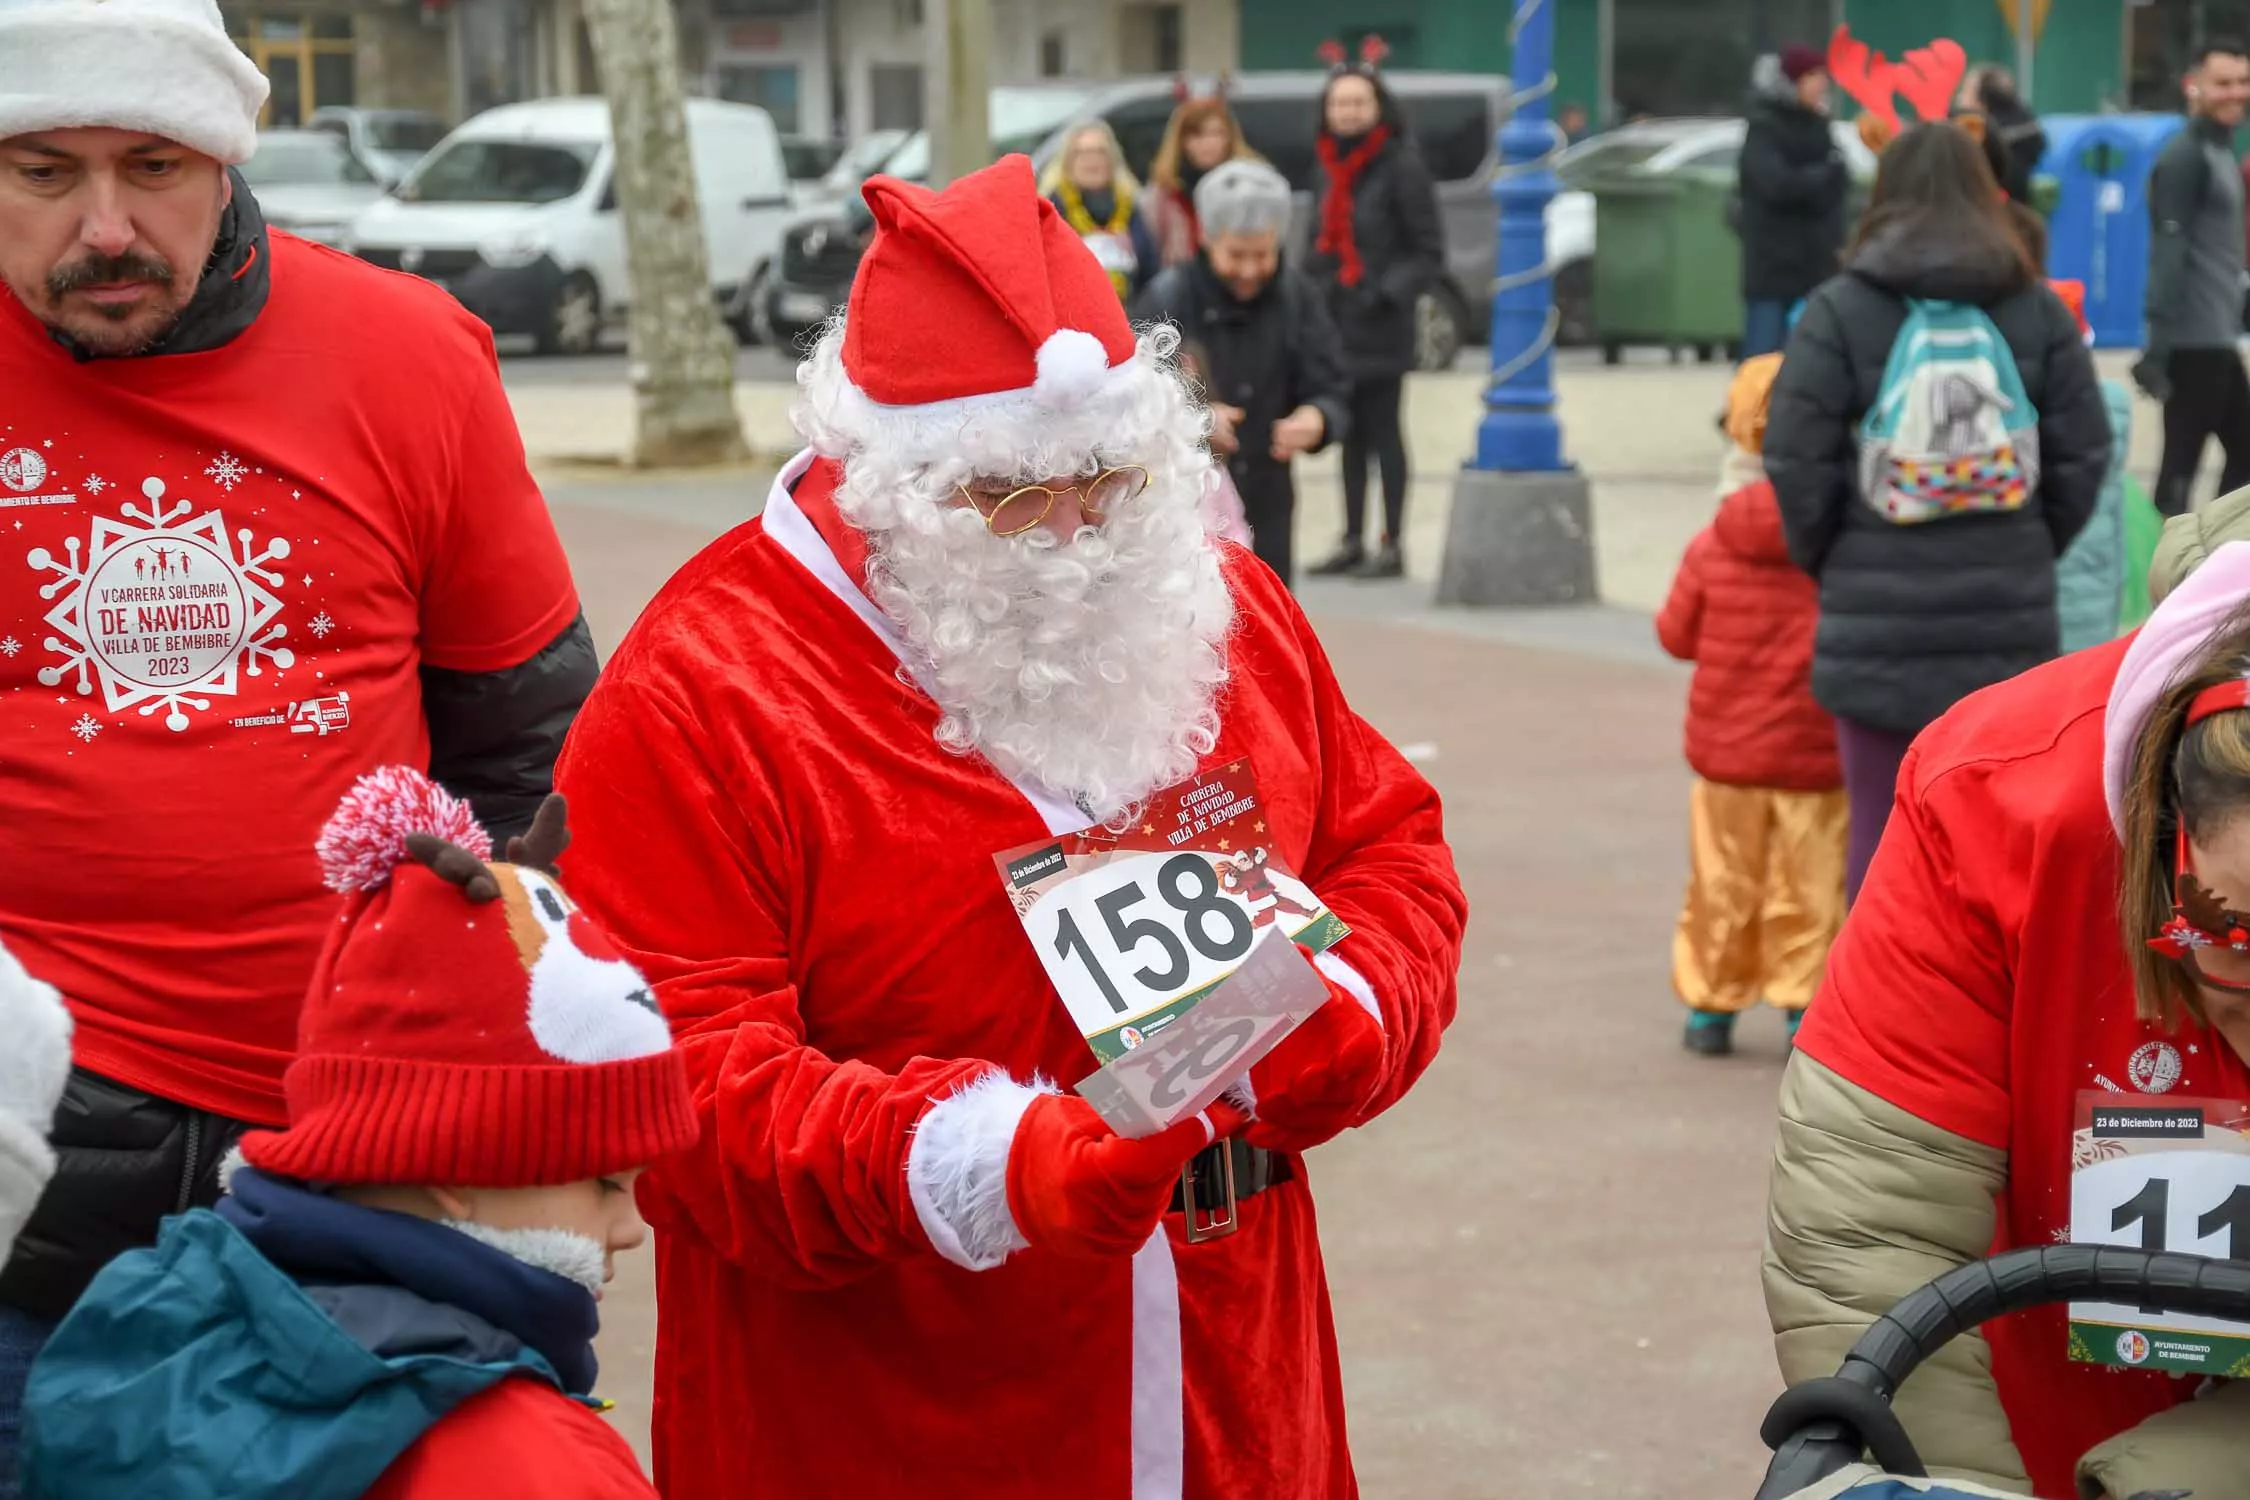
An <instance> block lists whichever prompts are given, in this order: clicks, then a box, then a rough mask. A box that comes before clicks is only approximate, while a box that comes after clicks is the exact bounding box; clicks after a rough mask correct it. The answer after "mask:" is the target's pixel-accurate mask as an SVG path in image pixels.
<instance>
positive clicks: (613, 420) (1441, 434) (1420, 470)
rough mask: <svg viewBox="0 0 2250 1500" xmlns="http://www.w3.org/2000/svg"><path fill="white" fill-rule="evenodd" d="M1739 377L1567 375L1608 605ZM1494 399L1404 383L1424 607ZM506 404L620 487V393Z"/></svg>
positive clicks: (1413, 541)
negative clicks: (1456, 482)
mask: <svg viewBox="0 0 2250 1500" xmlns="http://www.w3.org/2000/svg"><path fill="white" fill-rule="evenodd" d="M2099 362H2100V364H2101V366H2102V370H2103V373H2104V374H2105V375H2114V376H2116V377H2118V378H2120V379H2122V378H2124V375H2125V369H2126V366H2127V365H2129V364H2130V362H2131V356H2130V355H2129V354H2118V353H2109V354H2103V355H2101V356H2099ZM1729 373H1730V370H1729V367H1728V366H1726V365H1723V364H1713V365H1692V364H1691V365H1669V364H1657V363H1628V364H1625V365H1621V366H1615V367H1604V366H1599V365H1588V364H1581V363H1577V362H1575V361H1570V362H1566V363H1565V365H1564V367H1563V368H1562V370H1561V371H1560V373H1559V374H1558V376H1557V381H1556V386H1557V391H1558V393H1559V399H1560V410H1561V412H1562V417H1563V424H1564V436H1565V451H1566V453H1567V455H1568V457H1569V458H1570V459H1571V460H1572V461H1573V462H1575V463H1577V464H1578V465H1579V466H1580V467H1582V468H1583V469H1584V470H1585V471H1586V473H1587V475H1588V476H1589V478H1591V479H1592V481H1593V489H1594V542H1595V549H1596V560H1597V566H1598V569H1599V575H1600V579H1601V589H1602V597H1603V599H1604V600H1605V601H1606V602H1608V603H1610V604H1613V605H1617V606H1620V607H1623V608H1627V609H1637V610H1641V611H1644V612H1647V611H1653V610H1655V609H1656V608H1657V606H1658V605H1660V604H1661V603H1662V602H1663V599H1664V591H1665V589H1666V587H1667V586H1668V585H1669V583H1670V581H1671V577H1672V570H1673V568H1674V567H1675V566H1676V565H1677V564H1678V562H1679V557H1680V553H1681V552H1682V551H1683V550H1684V549H1685V548H1686V546H1687V543H1688V539H1689V538H1690V537H1692V536H1694V535H1695V533H1696V531H1697V530H1698V529H1699V528H1700V527H1701V526H1703V524H1704V523H1705V522H1706V521H1708V520H1709V519H1710V515H1711V509H1712V506H1713V504H1714V498H1715V497H1714V495H1713V485H1714V483H1715V482H1716V480H1717V477H1718V465H1719V452H1720V449H1719V443H1720V439H1719V434H1718V431H1717V427H1716V418H1717V416H1718V412H1719V408H1720V405H1721V403H1722V402H1723V401H1724V399H1725V396H1726V384H1727V378H1728V375H1729ZM1483 388H1484V379H1483V377H1482V375H1479V374H1461V373H1448V374H1442V375H1416V376H1412V377H1410V378H1409V380H1408V382H1407V402H1406V438H1407V451H1408V455H1409V457H1410V459H1411V461H1412V463H1413V465H1414V472H1415V476H1416V477H1415V479H1414V481H1413V488H1412V492H1411V494H1410V496H1409V499H1408V503H1407V524H1406V552H1407V563H1408V567H1409V568H1410V570H1411V571H1412V573H1413V575H1414V576H1415V578H1417V579H1420V580H1423V583H1422V585H1421V587H1422V592H1423V594H1424V596H1425V597H1426V596H1427V592H1428V580H1430V579H1433V578H1435V577H1436V574H1437V568H1438V561H1439V558H1440V555H1441V553H1442V552H1443V550H1444V546H1445V521H1446V513H1447V511H1448V510H1449V508H1450V507H1451V505H1452V499H1453V476H1454V472H1455V470H1457V469H1458V468H1459V467H1460V465H1461V464H1462V463H1463V462H1464V461H1465V460H1466V459H1467V458H1468V457H1469V455H1470V453H1471V452H1472V450H1473V448H1474V445H1475V439H1476V425H1477V419H1478V417H1479V416H1480V415H1481V410H1482V408H1481V400H1482V394H1483ZM509 394H510V396H511V398H512V399H513V400H514V402H515V406H516V419H517V422H518V424H519V425H520V426H521V427H522V429H523V434H524V445H525V447H526V449H527V450H528V451H529V452H530V453H531V455H532V458H533V462H534V464H535V465H536V466H538V467H539V468H540V469H541V471H542V475H543V477H549V478H552V477H555V476H568V477H569V478H570V479H572V480H574V481H579V482H583V483H586V484H592V483H594V482H597V481H598V480H600V479H601V478H603V477H605V475H606V476H608V477H621V476H622V471H619V470H618V469H617V468H616V464H617V456H618V455H619V454H621V453H622V452H623V451H624V447H625V443H626V440H627V436H628V432H629V428H628V423H629V420H630V416H631V405H630V395H629V393H628V392H627V390H626V389H625V388H624V387H623V386H622V385H620V384H616V383H605V382H586V383H568V384H564V383H557V384H531V383H519V384H517V385H516V386H513V387H511V388H510V393H509ZM795 394H796V388H795V387H794V386H792V385H784V384H780V383H763V384H761V383H745V384H742V385H738V386H737V387H736V391H735V404H736V405H737V407H738V408H739V409H740V410H741V412H742V418H743V429H744V431H745V432H746V433H747V434H748V436H749V439H750V442H751V444H752V446H753V447H754V448H755V449H756V450H758V452H759V453H760V454H761V455H762V456H764V457H765V459H766V461H767V463H768V464H769V465H770V464H771V463H772V462H774V461H776V460H777V459H778V458H779V457H780V456H782V455H786V454H787V453H789V452H791V451H793V450H794V449H795V447H796V446H797V443H796V438H795V435H794V433H793V431H792V429H791V428H790V425H789V404H790V402H791V401H792V400H793V399H794V397H795ZM2159 422H2160V413H2159V411H2158V408H2157V407H2156V405H2155V404H2154V403H2153V402H2150V401H2147V400H2145V399H2136V402H2135V411H2134V424H2133V443H2132V452H2131V462H2132V467H2133V472H2134V473H2136V474H2138V475H2140V476H2141V477H2142V479H2143V481H2144V482H2146V480H2147V479H2148V478H2149V477H2150V476H2151V475H2153V474H2154V472H2155V470H2156V464H2157V459H2158V455H2159V450H2160V448H2161V446H2162V437H2161V431H2160V426H2159ZM574 459H591V460H593V461H594V462H593V463H592V464H591V465H588V464H584V463H578V462H573V461H572V460H574ZM2217 462H2218V449H2217V445H2216V444H2213V445H2212V448H2211V452H2210V453H2209V454H2208V455H2206V470H2207V471H2206V473H2205V476H2204V490H2205V493H2206V494H2208V493H2209V491H2210V489H2211V488H2212V485H2213V481H2214V477H2215V474H2216V470H2217ZM1298 493H1299V506H1300V513H1299V516H1298V521H1297V550H1298V560H1299V562H1300V564H1304V563H1310V562H1312V561H1315V560H1317V559H1318V558H1320V557H1322V556H1324V555H1325V554H1326V553H1327V552H1328V550H1329V549H1330V548H1331V547H1333V546H1334V545H1335V542H1336V539H1337V537H1339V536H1340V535H1342V533H1343V498H1342V484H1341V481H1340V479H1339V477H1338V461H1337V460H1336V459H1335V458H1334V457H1331V456H1327V455H1323V456H1321V457H1319V458H1315V459H1310V460H1307V461H1306V462H1305V463H1303V464H1301V465H1299V470H1298ZM1378 524H1379V523H1378Z"/></svg>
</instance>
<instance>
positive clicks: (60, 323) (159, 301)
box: [42, 250, 194, 357]
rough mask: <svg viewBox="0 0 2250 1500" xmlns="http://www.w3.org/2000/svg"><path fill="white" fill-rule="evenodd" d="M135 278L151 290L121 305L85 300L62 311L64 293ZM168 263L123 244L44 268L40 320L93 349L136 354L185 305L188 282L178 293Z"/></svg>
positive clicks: (149, 344)
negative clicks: (119, 249)
mask: <svg viewBox="0 0 2250 1500" xmlns="http://www.w3.org/2000/svg"><path fill="white" fill-rule="evenodd" d="M123 282H140V283H143V284H145V285H146V286H148V287H149V288H150V290H151V291H152V292H153V294H154V295H153V299H144V300H142V301H139V302H134V303H130V304H127V305H125V306H121V307H107V306H104V305H102V304H101V303H98V302H88V303H85V304H84V305H83V307H81V308H78V309H76V310H75V313H74V315H71V316H65V314H64V311H63V309H64V308H65V307H66V306H68V305H69V304H68V303H66V301H65V299H66V298H68V297H70V295H71V294H72V293H74V292H80V291H84V290H85V289H86V288H88V287H93V286H103V285H107V284H110V283H123ZM174 283H175V275H174V272H173V270H172V266H171V263H170V262H168V261H166V260H165V259H164V258H163V257H161V256H158V255H153V254H144V253H141V252H139V251H133V250H128V251H126V252H125V253H124V254H123V255H101V254H98V253H97V254H89V255H86V256H82V257H80V258H79V259H77V260H74V261H71V262H69V263H67V264H64V265H61V266H57V267H56V268H55V269H54V270H53V271H51V272H49V273H48V275H47V281H46V288H45V290H46V293H47V308H48V315H47V316H46V317H45V318H44V319H43V320H42V321H44V322H45V323H46V324H47V326H48V327H49V328H52V329H53V330H54V331H55V332H57V333H60V334H62V335H63V336H64V337H65V338H67V339H69V340H70V341H71V342H72V343H75V344H77V345H79V346H80V347H81V348H83V349H86V350H89V351H91V352H93V353H95V354H101V355H108V356H113V357H115V356H125V355H133V354H141V353H145V352H147V351H148V350H149V349H152V348H154V347H155V346H156V345H157V344H159V343H161V342H162V341H163V339H164V336H165V335H166V334H168V333H170V332H171V331H172V329H173V328H174V327H175V326H176V325H177V324H178V323H179V321H180V315H181V314H182V313H183V312H184V311H186V308H187V299H188V298H189V297H192V296H193V295H194V288H193V287H192V286H190V287H188V288H187V289H186V294H185V295H181V294H180V292H179V290H178V289H177V288H176V287H175V284H174Z"/></svg>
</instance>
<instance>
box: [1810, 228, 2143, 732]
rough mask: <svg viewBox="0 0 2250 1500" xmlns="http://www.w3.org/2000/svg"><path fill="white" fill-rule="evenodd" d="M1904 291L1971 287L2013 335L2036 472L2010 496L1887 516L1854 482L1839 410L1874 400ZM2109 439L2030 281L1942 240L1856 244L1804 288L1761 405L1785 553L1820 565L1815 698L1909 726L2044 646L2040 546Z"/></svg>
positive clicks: (2091, 480) (2042, 654) (2093, 495)
mask: <svg viewBox="0 0 2250 1500" xmlns="http://www.w3.org/2000/svg"><path fill="white" fill-rule="evenodd" d="M1907 297H1917V298H1926V299H1934V300H1946V301H1957V302H1971V303H1975V304H1977V305H1978V306H1980V307H1982V308H1983V309H1984V310H1985V313H1986V314H1987V315H1988V316H1989V317H1990V318H1991V319H1992V321H1993V323H1994V325H1995V326H1997V327H1998V328H1999V330H2000V334H2001V336H2002V337H2003V338H2005V339H2006V340H2007V341H2008V347H2009V348H2010V349H2011V350H2013V351H2014V353H2015V357H2016V368H2017V370H2018V371H2019V372H2020V373H2021V374H2022V376H2023V385H2024V392H2025V394H2026V395H2027V396H2028V397H2029V398H2030V400H2031V403H2032V405H2034V406H2036V407H2037V408H2038V409H2039V486H2038V489H2037V491H2036V493H2034V494H2033V496H2032V498H2031V500H2030V502H2029V503H2028V504H2026V505H2025V506H2024V507H2023V508H2022V509H2021V510H2016V511H2010V512H2007V513H2004V514H1985V515H1967V516H1957V517H1952V518H1949V519H1942V520H1936V521H1927V522H1923V523H1921V524H1918V525H1899V524H1897V523H1894V522H1892V521H1890V520H1888V519H1886V518H1884V517H1883V516H1881V515H1879V514H1877V513H1876V512H1875V511H1874V510H1873V509H1872V508H1870V507H1869V506H1868V505H1867V504H1866V503H1865V502H1864V501H1863V500H1862V499H1861V498H1860V484H1859V453H1858V445H1857V443H1856V441H1855V439H1854V436H1853V428H1854V426H1855V425H1856V424H1857V422H1858V421H1859V419H1860V417H1861V416H1862V415H1864V414H1865V413H1866V411H1867V410H1868V408H1869V407H1870V406H1872V405H1873V404H1874V402H1875V399H1876V395H1877V392H1878V389H1879V387H1880V386H1881V384H1882V379H1883V366H1884V364H1885V363H1886V362H1887V361H1888V360H1889V358H1890V353H1891V343H1892V341H1893V340H1894V339H1895V338H1896V337H1897V335H1898V331H1899V327H1900V325H1901V324H1902V323H1904V321H1905V319H1906V302H1905V299H1906V298H1907ZM2109 450H2110V428H2109V415H2108V411H2107V409H2106V408H2105V406H2104V405H2103V402H2102V393H2101V388H2100V387H2099V386H2098V385H2097V384H2096V383H2095V375H2094V362H2093V359H2092V357H2091V356H2089V355H2088V354H2087V352H2086V346H2085V344H2084V343H2083V342H2081V341H2080V339H2079V334H2078V326H2077V323H2076V322H2075V320H2073V319H2072V317H2071V315H2070V312H2069V310H2068V309H2067V308H2065V307H2064V306H2063V304H2062V301H2061V299H2059V298H2058V297H2056V296H2055V294H2054V293H2053V292H2052V291H2049V290H2048V289H2047V287H2046V286H2045V285H2044V284H2043V283H2039V282H2036V281H2027V280H2025V278H2024V277H2023V275H2022V273H2021V271H2020V270H2018V269H2016V268H2015V267H2014V266H2013V265H2012V264H2011V263H2000V264H1994V265H1989V266H1984V267H1982V268H1980V267H1979V266H1977V265H1975V264H1973V263H1968V258H1967V257H1965V256H1963V255H1961V254H1960V253H1959V252H1958V250H1957V247H1949V246H1945V245H1911V244H1909V245H1900V244H1896V243H1888V244H1886V243H1877V244H1874V245H1870V246H1868V247H1866V248H1865V249H1863V250H1861V251H1860V252H1859V253H1858V254H1856V255H1855V256H1854V258H1853V260H1852V262H1851V264H1850V267H1849V269H1848V270H1847V271H1846V272H1845V274H1843V275H1841V276H1838V277H1836V278H1834V279H1833V280H1831V281H1829V282H1828V283H1827V284H1825V285H1824V286H1822V287H1820V288H1819V289H1818V290H1816V291H1815V292H1814V293H1813V294H1812V296H1811V298H1810V299H1809V300H1807V302H1806V304H1805V311H1804V315H1803V317H1802V318H1801V319H1800V320H1799V322H1798V324H1797V330H1796V333H1795V335H1794V336H1793V337H1792V338H1791V339H1790V341H1789V348H1788V353H1787V356H1786V358H1785V359H1784V360H1783V362H1782V366H1781V373H1780V375H1779V376H1778V377H1776V379H1775V381H1774V387H1773V405H1772V408H1771V411H1770V412H1769V414H1768V417H1767V422H1766V452H1765V459H1766V474H1767V476H1768V477H1769V478H1771V479H1772V481H1773V487H1774V493H1775V495H1776V496H1777V497H1778V498H1779V499H1780V502H1781V515H1782V522H1783V525H1784V527H1785V528H1786V530H1787V532H1788V535H1789V552H1790V555H1791V556H1792V557H1794V558H1795V559H1796V560H1797V564H1798V566H1799V567H1802V568H1803V569H1805V570H1806V571H1807V572H1809V573H1811V574H1812V575H1813V576H1814V577H1816V578H1818V579H1819V580H1820V630H1819V634H1818V635H1817V637H1816V638H1815V644H1814V648H1813V679H1812V687H1813V696H1814V697H1815V698H1816V699H1818V700H1819V701H1820V703H1821V706H1822V707H1824V708H1826V709H1827V710H1828V711H1829V712H1830V713H1832V714H1835V715H1836V716H1838V717H1839V718H1845V719H1853V720H1856V721H1858V722H1859V723H1862V724H1866V725H1869V726H1870V727H1873V728H1876V729H1883V730H1888V731H1890V732H1892V733H1896V734H1912V733H1915V732H1917V731H1919V730H1920V729H1921V728H1923V726H1925V725H1927V724H1928V723H1930V722H1931V721H1932V720H1933V719H1935V718H1937V717H1938V716H1939V715H1940V714H1942V713H1944V712H1945V711H1946V710H1947V709H1949V708H1951V707H1952V706H1953V705H1954V704H1955V703H1956V702H1958V701H1959V700H1960V699H1962V698H1963V697H1966V696H1967V695H1968V694H1970V693H1973V692H1975V691H1976V690H1977V689H1979V688H1983V687H1989V686H1990V685H1992V684H1993V683H1995V682H2000V681H2003V680H2005V679H2006V678H2009V677H2013V676H2014V675H2015V674H2016V673H2018V672H2021V671H2023V670H2024V669H2025V668H2027V667H2031V666H2035V665H2037V664H2038V663H2040V662H2042V661H2045V660H2047V659H2048V658H2049V657H2051V656H2053V655H2055V654H2056V652H2057V650H2058V649H2059V644H2058V643H2059V635H2058V627H2057V624H2056V619H2055V557H2056V555H2057V554H2058V553H2060V552H2061V551H2062V550H2063V548H2064V547H2065V546H2067V545H2068V544H2069V542H2070V539H2071V538H2072V537H2074V536H2076V535H2077V534H2078V532H2079V530H2080V528H2082V527H2083V526H2084V525H2085V524H2086V521H2087V519H2088V517H2090V516H2092V514H2093V513H2094V504H2095V500H2096V499H2097V497H2098V495H2099V493H2100V490H2101V482H2102V475H2103V473H2104V471H2105V470H2106V468H2107V467H2108V464H2109Z"/></svg>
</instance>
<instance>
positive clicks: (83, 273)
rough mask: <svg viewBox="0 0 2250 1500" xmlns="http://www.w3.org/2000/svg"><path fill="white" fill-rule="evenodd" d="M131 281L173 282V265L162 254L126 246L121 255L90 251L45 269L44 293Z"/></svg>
mask: <svg viewBox="0 0 2250 1500" xmlns="http://www.w3.org/2000/svg"><path fill="white" fill-rule="evenodd" d="M130 282H146V283H148V284H149V285H152V286H170V285H171V284H172V266H171V263H170V262H169V261H166V260H165V259H164V258H163V257H162V256H158V255H144V254H142V253H140V252H139V251H137V250H128V251H126V252H125V253H124V254H123V255H98V254H97V255H89V256H87V257H86V258H85V259H83V260H78V261H73V262H71V263H70V264H69V265H65V266H57V267H56V268H55V269H54V270H52V271H50V272H48V273H47V295H49V296H50V297H61V296H66V295H68V294H69V293H71V292H82V291H84V290H85V289H86V288H87V287H90V286H117V285H120V284H124V283H130Z"/></svg>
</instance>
